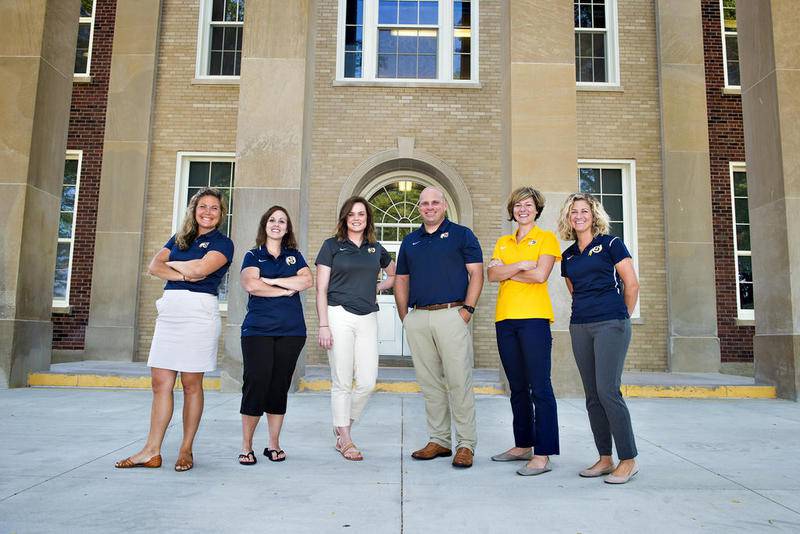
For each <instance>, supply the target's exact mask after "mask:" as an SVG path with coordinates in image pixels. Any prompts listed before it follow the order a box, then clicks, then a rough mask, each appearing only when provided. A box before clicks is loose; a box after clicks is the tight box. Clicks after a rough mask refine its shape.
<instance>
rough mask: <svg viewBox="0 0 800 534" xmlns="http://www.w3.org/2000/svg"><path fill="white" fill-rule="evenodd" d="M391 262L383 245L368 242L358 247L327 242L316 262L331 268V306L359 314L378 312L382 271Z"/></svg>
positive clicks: (345, 241)
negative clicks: (380, 273)
mask: <svg viewBox="0 0 800 534" xmlns="http://www.w3.org/2000/svg"><path fill="white" fill-rule="evenodd" d="M391 262H392V257H391V256H390V255H389V252H388V251H387V250H386V249H385V248H383V246H382V245H381V244H380V243H367V241H366V240H364V241H363V242H362V243H361V246H360V247H357V246H356V244H355V243H353V242H352V241H350V240H349V239H345V240H344V241H339V240H338V239H337V238H335V237H331V238H329V239H326V240H325V242H324V243H322V248H320V249H319V254H317V261H316V263H317V265H325V266H327V267H330V268H331V279H330V283H329V284H328V304H330V305H331V306H342V307H343V308H344V309H345V310H347V311H348V312H350V313H353V314H355V315H367V314H370V313H373V312H376V311H378V302H377V299H376V285H377V283H378V272H379V271H380V270H381V268H386V267H388V266H389V264H390V263H391Z"/></svg>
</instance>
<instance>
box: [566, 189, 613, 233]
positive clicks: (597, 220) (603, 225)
mask: <svg viewBox="0 0 800 534" xmlns="http://www.w3.org/2000/svg"><path fill="white" fill-rule="evenodd" d="M579 200H582V201H584V202H586V203H587V204H589V209H590V210H591V211H592V236H594V237H596V236H597V235H598V234H607V233H608V231H609V228H610V227H611V224H610V223H609V218H608V213H606V210H605V209H604V208H603V204H601V203H600V201H599V200H597V198H596V197H593V196H592V195H590V194H589V193H573V194H571V195H570V196H568V197H567V200H566V201H565V202H564V207H562V208H561V215H559V217H558V235H560V236H561V239H563V240H564V241H574V240H575V239H577V238H578V236H577V235H576V234H575V229H574V228H573V227H572V225H571V224H570V223H569V212H570V210H572V206H573V205H574V204H575V203H576V202H578V201H579Z"/></svg>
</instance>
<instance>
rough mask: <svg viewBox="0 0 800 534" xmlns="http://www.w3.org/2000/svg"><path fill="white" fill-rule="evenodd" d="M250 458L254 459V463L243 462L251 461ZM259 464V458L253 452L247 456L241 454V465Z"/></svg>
mask: <svg viewBox="0 0 800 534" xmlns="http://www.w3.org/2000/svg"><path fill="white" fill-rule="evenodd" d="M250 458H252V459H253V461H252V462H249V461H248V462H243V461H242V460H249V459H250ZM257 463H258V458H256V455H255V453H254V452H253V451H250V452H248V453H247V454H240V455H239V465H256V464H257Z"/></svg>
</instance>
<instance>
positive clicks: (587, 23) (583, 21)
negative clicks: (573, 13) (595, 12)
mask: <svg viewBox="0 0 800 534" xmlns="http://www.w3.org/2000/svg"><path fill="white" fill-rule="evenodd" d="M578 9H579V14H578V18H579V21H580V27H581V28H591V27H592V6H586V5H581V6H579V7H578Z"/></svg>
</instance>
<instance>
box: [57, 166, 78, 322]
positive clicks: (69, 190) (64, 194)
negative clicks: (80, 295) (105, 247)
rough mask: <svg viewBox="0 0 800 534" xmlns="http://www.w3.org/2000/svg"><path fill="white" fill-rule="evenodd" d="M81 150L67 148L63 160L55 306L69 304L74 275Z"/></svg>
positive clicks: (61, 306)
mask: <svg viewBox="0 0 800 534" xmlns="http://www.w3.org/2000/svg"><path fill="white" fill-rule="evenodd" d="M81 157H82V152H81V151H80V150H68V151H67V155H66V158H65V160H64V181H63V182H62V186H61V208H60V212H61V213H60V215H59V219H58V244H57V245H56V271H55V276H54V280H53V306H54V307H57V308H66V307H68V306H69V288H70V281H71V278H72V252H73V249H74V247H73V245H74V242H75V214H76V212H77V206H78V188H79V187H80V177H81Z"/></svg>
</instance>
